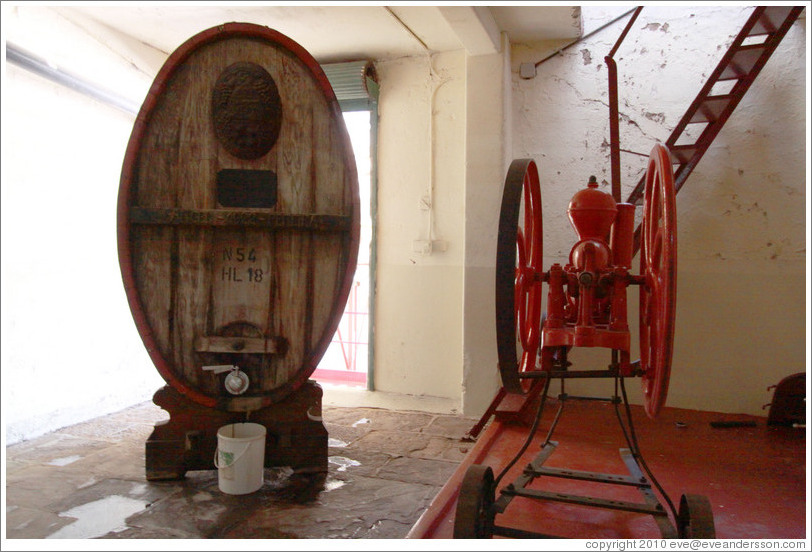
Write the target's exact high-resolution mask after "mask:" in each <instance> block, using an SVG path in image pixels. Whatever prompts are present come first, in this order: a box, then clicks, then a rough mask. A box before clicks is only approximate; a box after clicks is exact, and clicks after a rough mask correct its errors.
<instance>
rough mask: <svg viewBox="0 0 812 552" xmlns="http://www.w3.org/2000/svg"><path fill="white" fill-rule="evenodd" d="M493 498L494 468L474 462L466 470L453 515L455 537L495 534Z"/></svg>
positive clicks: (482, 536) (489, 536) (478, 537)
mask: <svg viewBox="0 0 812 552" xmlns="http://www.w3.org/2000/svg"><path fill="white" fill-rule="evenodd" d="M493 500H494V488H493V470H492V469H491V468H490V467H489V466H483V465H480V464H473V465H472V466H471V467H469V468H468V471H466V472H465V477H463V479H462V485H461V486H460V495H459V498H458V499H457V511H456V514H455V515H454V538H455V539H489V538H491V537H493V519H494V517H495V516H496V514H495V513H494V512H493V511H492V509H491V506H493Z"/></svg>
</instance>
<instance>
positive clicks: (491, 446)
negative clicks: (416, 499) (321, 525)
mask: <svg viewBox="0 0 812 552" xmlns="http://www.w3.org/2000/svg"><path fill="white" fill-rule="evenodd" d="M558 404H559V403H558V402H557V401H556V400H555V399H552V398H550V399H548V404H547V406H546V407H545V412H544V415H543V417H542V421H541V424H540V426H539V431H538V434H537V435H536V437H535V438H534V442H533V443H532V444H531V445H530V447H529V448H528V450H527V451H526V452H525V454H524V455H523V457H522V458H521V459H520V460H519V461H518V462H517V463H516V464H515V465H514V466H513V468H511V470H510V471H509V472H508V473H507V474H506V476H505V477H504V478H503V479H502V481H501V483H500V485H499V489H501V488H502V487H503V486H504V485H507V484H508V483H510V482H512V481H514V480H515V479H516V478H517V477H518V476H519V474H520V473H521V471H522V469H523V467H524V466H525V465H526V464H527V463H529V462H530V461H531V460H532V459H533V458H535V456H536V455H537V454H538V452H539V447H540V443H541V442H542V441H543V439H544V437H545V436H546V433H547V428H548V427H549V425H550V423H551V421H552V418H553V415H554V414H555V411H556V410H557V407H558ZM631 409H632V415H633V421H634V425H635V429H636V433H637V437H638V443H639V448H640V450H641V452H642V454H643V458H644V459H645V461H646V462H647V464H648V466H649V467H650V468H651V470H652V472H653V473H654V475H655V477H656V478H657V480H658V481H659V482H660V484H661V485H662V486H663V488H664V489H665V491H666V492H667V493H668V494H669V496H670V498H671V500H672V501H674V503H675V506H677V507H678V506H679V500H680V496H681V495H682V494H702V495H705V496H707V497H708V499H709V500H710V502H711V506H712V508H713V513H714V522H715V525H716V536H717V538H747V539H761V538H804V537H806V536H807V535H808V533H807V525H806V524H807V523H808V520H807V518H806V482H805V475H806V471H805V466H806V439H805V434H806V433H805V432H806V430H805V429H794V428H788V427H775V426H769V427H768V426H767V425H766V418H762V417H755V416H745V415H731V414H720V413H713V412H700V411H695V410H683V409H676V408H664V409H663V410H662V411H661V413H660V415H659V416H658V418H657V419H655V420H651V419H649V418H648V417H647V416H646V415H645V413H644V412H643V409H642V407H638V406H632V407H631ZM712 421H746V422H755V424H756V426H755V427H735V428H730V427H729V428H718V429H717V428H713V427H711V426H710V422H712ZM528 431H529V427H528V426H527V425H524V424H520V423H516V422H505V421H499V420H494V421H492V422H491V423H490V424H489V425H488V426H487V427H486V428H485V430H484V431H483V432H482V434H481V435H480V436H479V438H478V439H477V443H476V445H474V447H473V449H472V450H471V452H469V453H468V455H467V456H466V458H465V459H464V460H463V462H462V463H461V464H460V466H459V468H458V469H457V471H456V472H455V473H454V474H453V476H452V477H451V479H449V481H448V483H446V485H445V486H444V487H443V488H442V489H441V490H440V492H439V493H438V495H437V496H436V497H435V499H434V501H433V502H432V503H431V505H430V506H429V508H428V509H427V510H426V512H424V513H423V515H422V516H421V517H420V519H419V520H418V522H417V523H416V524H415V525H414V527H412V529H411V531H410V532H409V534H408V538H452V537H453V523H454V513H455V508H456V505H457V496H458V494H459V487H460V484H461V481H462V478H463V476H464V474H465V472H466V470H467V469H468V466H470V465H471V464H487V465H489V466H491V467H492V468H493V470H494V473H495V474H497V475H498V473H499V471H501V469H502V468H503V467H504V466H506V465H507V464H508V463H509V462H510V460H511V459H512V458H513V456H514V455H515V454H516V453H517V452H518V451H519V450H520V449H521V446H522V444H523V443H524V441H525V439H526V438H527V434H528ZM552 440H553V441H557V442H558V443H559V445H558V447H557V449H556V451H555V452H554V453H553V454H552V456H551V457H550V459H549V460H548V461H547V462H546V463H545V466H550V467H561V468H570V469H577V470H584V471H594V472H603V473H616V474H619V475H628V470H627V468H626V466H625V464H624V463H623V461H622V460H621V457H620V454H619V449H620V448H625V446H626V442H625V440H624V438H623V434H622V432H621V429H620V426H619V425H618V421H617V418H616V415H615V410H614V406H613V405H611V404H608V403H596V402H593V401H589V402H586V401H575V400H570V401H567V403H566V405H565V409H564V413H563V415H562V417H561V420H560V422H559V424H558V427H557V429H556V431H555V434H554V435H553V438H552ZM532 488H538V489H544V490H548V491H553V490H556V491H559V492H565V493H572V494H579V495H586V496H593V497H601V498H609V499H616V500H626V501H635V502H640V501H641V498H640V495H639V493H638V492H637V491H636V490H634V489H632V488H627V487H620V486H617V485H606V484H601V483H589V482H582V481H571V480H560V479H548V478H540V479H539V480H536V481H535V482H534V483H533V484H532ZM499 489H497V498H498V497H499V492H498V491H499ZM659 498H660V499H661V501H662V498H661V497H659ZM663 505H665V503H664V502H663ZM496 523H497V524H499V525H502V526H508V527H512V528H516V529H523V530H528V531H534V532H538V533H544V534H549V535H555V536H559V537H562V538H577V539H591V538H609V539H616V538H623V539H625V538H660V537H661V534H660V531H659V529H658V526H657V524H656V523H655V521H654V518H653V517H652V516H650V515H645V514H636V513H630V512H623V511H614V510H606V509H602V508H593V507H587V506H576V505H568V504H561V503H553V502H547V501H537V500H529V499H524V498H515V499H514V500H513V502H512V503H511V504H510V505H509V506H508V508H507V510H506V511H505V513H504V514H499V515H497V516H496Z"/></svg>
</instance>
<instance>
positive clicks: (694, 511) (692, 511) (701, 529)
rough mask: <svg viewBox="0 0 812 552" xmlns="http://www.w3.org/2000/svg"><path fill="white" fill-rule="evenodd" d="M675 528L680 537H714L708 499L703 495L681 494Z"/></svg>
mask: <svg viewBox="0 0 812 552" xmlns="http://www.w3.org/2000/svg"><path fill="white" fill-rule="evenodd" d="M677 530H678V531H679V536H680V538H682V539H715V538H716V527H715V526H714V524H713V511H712V510H711V504H710V500H708V497H706V496H703V495H694V494H689V495H682V498H680V501H679V517H678V519H677Z"/></svg>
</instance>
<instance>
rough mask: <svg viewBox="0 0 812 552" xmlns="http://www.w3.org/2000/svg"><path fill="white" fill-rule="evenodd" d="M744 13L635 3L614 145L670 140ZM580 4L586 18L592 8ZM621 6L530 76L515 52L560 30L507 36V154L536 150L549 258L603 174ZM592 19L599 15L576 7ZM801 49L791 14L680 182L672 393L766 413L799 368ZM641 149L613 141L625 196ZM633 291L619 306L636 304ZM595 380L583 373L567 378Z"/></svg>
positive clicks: (535, 48) (561, 254) (633, 309)
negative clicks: (511, 41)
mask: <svg viewBox="0 0 812 552" xmlns="http://www.w3.org/2000/svg"><path fill="white" fill-rule="evenodd" d="M620 11H621V13H622V11H623V10H622V9H621V10H620ZM750 12H751V8H746V7H740V6H731V7H693V8H684V7H657V6H649V7H646V8H645V9H644V10H643V12H642V14H641V15H640V18H639V19H638V21H637V22H636V23H635V25H634V27H633V28H632V30H631V31H630V33H629V35H628V37H627V39H626V41H625V42H624V44H623V45H622V46H621V48H620V50H619V51H618V53H617V54H616V56H615V59H616V60H617V64H618V72H619V82H620V113H621V124H620V133H621V147H623V148H625V149H629V150H632V151H637V152H643V153H646V154H647V153H648V152H649V151H650V149H651V147H652V145H653V144H654V142H655V140H660V141H665V140H666V138H667V137H668V135H669V134H670V132H671V129H672V128H673V127H674V126H675V125H676V123H677V122H678V121H679V119H680V117H681V116H682V114H683V113H684V112H685V110H686V108H687V107H688V105H689V104H690V102H691V101H692V100H693V99H694V97H695V96H696V94H697V93H698V92H699V89H700V88H701V86H702V84H703V83H704V80H705V78H706V76H707V75H708V74H710V72H711V71H712V70H713V68H714V67H715V66H716V64H717V63H718V61H719V59H720V58H721V56H722V55H723V54H724V52H725V50H726V49H727V47H728V45H729V44H730V42H731V41H732V40H733V38H734V37H735V36H736V34H738V32H739V30H740V29H741V26H742V24H743V23H744V21H745V20H746V19H747V17H748V16H749V14H750ZM583 16H584V17H585V19H587V20H588V18H589V17H590V10H589V8H588V7H586V8H584V10H583ZM626 21H627V20H623V21H621V22H619V23H617V24H615V25H614V26H613V27H611V28H608V29H606V30H605V31H603V32H600V33H598V34H596V35H594V36H593V37H591V38H589V39H587V40H586V41H584V42H583V43H581V44H579V45H577V46H576V47H573V48H570V49H569V50H567V51H565V52H564V53H563V54H562V55H560V56H557V57H555V58H553V59H551V60H549V61H547V62H545V63H544V64H542V65H540V66H539V68H538V76H537V77H536V78H535V79H532V80H523V79H520V78H519V77H518V74H517V72H518V65H519V63H521V62H527V61H533V62H535V61H538V60H540V59H542V58H543V57H545V56H546V55H547V54H548V53H549V52H551V51H554V49H555V47H556V46H558V44H552V43H548V44H532V45H514V47H513V69H514V75H513V94H514V109H513V124H514V128H515V133H514V144H515V149H514V157H524V156H532V157H534V158H535V159H536V161H537V162H538V163H539V169H540V172H541V179H542V200H543V204H544V208H543V213H544V230H545V242H544V248H545V256H546V257H547V258H546V260H545V266H549V264H550V263H552V262H565V258H566V256H567V255H568V253H569V249H570V247H571V246H572V245H573V244H574V242H575V233H574V231H573V230H572V229H571V227H570V225H569V222H568V221H567V219H566V207H567V203H568V202H569V199H570V198H571V197H572V194H573V193H574V192H575V191H577V190H578V189H579V188H581V187H583V185H584V184H585V182H586V181H587V178H588V177H589V175H590V174H596V175H597V176H598V180H599V181H604V184H606V185H607V186H608V182H609V181H610V169H609V157H608V156H609V150H608V147H607V144H608V135H609V133H608V128H607V127H608V100H607V76H606V65H605V63H604V61H603V57H604V56H605V55H606V54H607V53H608V52H609V50H610V49H611V47H612V45H613V44H614V41H615V40H616V38H617V36H618V35H619V33H620V32H621V30H622V29H623V27H624V26H625V24H626ZM589 26H591V27H592V28H594V27H596V26H597V25H596V24H595V22H591V21H585V27H589ZM588 30H589V29H587V31H588ZM806 64H807V60H806V20H805V19H802V20H799V21H797V22H796V23H795V24H794V25H793V27H792V29H791V30H790V32H789V33H788V35H787V36H786V37H785V39H784V41H783V42H782V43H781V45H780V46H779V48H778V50H777V51H776V52H775V54H774V55H773V57H772V58H771V59H770V61H769V62H768V63H767V65H766V66H765V68H764V69H763V70H762V72H761V74H760V75H759V76H758V78H757V79H756V81H755V83H754V85H753V86H752V87H751V89H750V90H749V91H748V93H747V94H746V96H745V97H744V98H743V100H742V102H741V103H740V104H739V106H738V107H737V109H736V111H735V112H734V113H733V115H732V117H731V118H730V119H729V120H728V122H727V124H726V126H725V128H724V129H723V130H722V132H721V133H720V134H719V136H718V137H717V138H716V141H715V142H714V143H713V145H712V146H711V148H710V150H709V151H708V152H707V153H706V154H705V156H704V157H703V159H702V160H701V161H700V163H699V165H698V166H697V168H696V170H695V171H694V172H693V174H692V175H691V176H690V177H689V179H688V181H687V183H686V185H685V187H684V188H683V189H682V190H681V192H680V194H679V195H678V197H677V211H678V216H677V219H678V232H677V237H678V245H679V255H678V258H679V262H678V265H679V276H678V290H677V304H678V308H677V327H676V337H675V340H676V342H675V353H674V362H673V369H672V379H671V387H670V391H669V400H668V405H669V406H677V407H684V408H696V409H704V410H715V411H721V412H742V413H748V414H755V415H761V414H766V411H764V410H762V408H761V407H762V405H763V404H765V403H768V402H770V399H771V398H772V392H768V391H767V387H768V386H769V385H772V384H775V383H777V382H778V381H779V380H780V379H781V378H783V377H784V376H787V375H790V374H793V373H796V372H802V371H804V370H805V366H806V357H805V355H806V337H807V336H808V334H807V332H806V329H805V320H806V314H805V313H806V306H807V301H808V298H807V297H806V296H805V292H804V290H805V284H806V282H805V269H806V255H807V250H806V240H805V224H806V219H805V214H806V204H807V201H808V197H807V187H808V173H807V171H806V163H807V160H806V159H807V157H806V152H807V151H808V150H807V143H806V137H807V131H808V127H807V121H806V111H805V109H806V106H805V99H806V94H807V91H806V85H805V82H806V78H805V68H806ZM644 163H645V160H644V158H642V157H637V156H634V155H628V154H623V155H622V164H623V168H624V171H623V173H624V174H623V188H624V192H623V197H626V196H627V195H628V193H629V191H630V189H631V188H632V187H633V186H634V185H635V184H636V183H637V181H638V179H639V177H640V174H641V173H642V170H644V168H645V164H644ZM604 189H607V188H604ZM636 295H637V294H636V293H632V294H631V297H632V298H634V299H635V300H633V301H630V305H629V312H630V314H632V318H633V319H636V313H637V304H636ZM633 326H634V327H633V328H632V332H633V333H632V336H633V343H634V342H635V341H636V338H637V333H636V324H633ZM634 347H635V348H636V344H635V345H634ZM586 353H588V352H584V351H577V352H576V355H575V356H574V357H573V358H575V359H577V360H576V362H578V360H583V364H582V365H581V367H584V368H585V367H587V366H585V365H584V364H588V363H589V362H596V361H597V362H600V363H601V364H599V365H598V366H595V367H604V366H605V365H606V363H608V356H606V355H601V356H598V357H596V356H595V355H591V354H586ZM633 354H636V353H635V352H633ZM598 387H599V386H597V385H594V382H593V383H592V384H589V385H587V384H586V383H581V387H578V386H577V385H576V384H573V386H572V389H573V390H581V391H585V392H586V391H595V390H596V389H597V388H598ZM633 387H634V388H635V390H636V389H637V387H638V386H637V385H634V386H633ZM604 390H605V386H604ZM635 397H638V398H639V393H635Z"/></svg>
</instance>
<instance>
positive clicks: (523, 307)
mask: <svg viewBox="0 0 812 552" xmlns="http://www.w3.org/2000/svg"><path fill="white" fill-rule="evenodd" d="M520 211H523V217H522V220H521V224H519V215H520ZM567 211H568V214H569V218H570V221H571V223H572V226H573V228H575V231H576V233H577V234H578V242H577V243H576V244H575V245H574V246H573V247H572V250H571V251H570V256H569V263H567V265H566V266H563V267H562V266H561V265H560V264H558V263H556V264H553V265H552V266H551V267H550V269H549V271H547V272H543V271H542V267H541V260H542V251H543V240H542V219H541V193H540V190H539V177H538V170H537V168H536V164H535V162H533V161H532V160H530V159H517V160H515V161H513V163H512V164H511V167H510V170H509V171H508V176H507V179H506V181H505V191H504V195H503V197H502V211H501V216H500V220H499V237H498V240H499V241H498V243H497V259H496V312H497V323H496V331H497V344H498V347H499V368H500V372H501V375H502V382H503V387H504V389H505V390H506V391H508V392H513V393H523V392H524V391H526V390H527V389H528V388H529V386H528V384H526V383H525V384H522V383H521V382H520V380H521V379H534V378H547V379H549V378H550V377H557V376H559V375H560V374H558V373H557V371H556V367H560V366H561V365H562V361H563V359H564V358H566V352H567V350H568V349H569V348H571V347H605V348H609V349H612V351H613V355H615V356H617V357H618V358H617V359H613V364H612V366H613V368H612V369H611V372H612V373H611V374H609V373H603V372H601V373H593V372H590V373H588V374H583V376H585V377H590V376H605V375H614V374H617V375H618V376H620V377H630V376H642V381H643V394H644V397H645V408H646V412H647V413H648V415H649V416H651V417H652V418H653V417H655V416H656V415H657V413H658V412H659V410H660V408H661V407H662V405H663V404H664V403H665V398H666V394H667V391H668V380H669V374H670V371H671V352H672V346H673V338H674V314H675V304H676V301H675V299H676V268H677V266H676V265H677V260H676V250H677V243H676V242H677V238H676V203H675V195H674V176H673V173H672V171H671V161H670V157H669V154H668V150H667V148H666V147H665V146H663V145H662V144H657V145H655V146H654V149H653V150H652V152H651V156H650V158H649V164H648V169H647V177H646V188H645V203H644V205H643V227H642V241H641V242H640V249H641V260H640V274H639V275H633V274H631V273H630V269H631V264H632V256H633V252H634V240H635V234H634V211H635V207H634V205H631V204H629V203H619V202H617V201H616V200H615V199H614V198H613V197H612V195H610V194H608V193H606V192H602V191H600V190H598V183H597V181H596V179H595V177H594V176H593V177H591V178H590V180H589V183H588V184H587V188H585V189H583V190H581V191H579V192H577V193H576V194H575V195H574V196H573V198H572V201H570V205H569V209H568V210H567ZM514 228H517V230H512V229H514ZM543 283H547V285H548V288H549V290H548V293H547V312H546V317H545V320H544V323H543V325H542V324H541V299H542V284H543ZM630 285H636V286H639V289H640V356H641V358H640V361H638V362H634V363H632V362H631V361H630V345H631V337H630V334H629V325H628V322H627V317H626V296H627V288H628V287H629V286H630ZM514 306H515V309H514ZM517 326H518V327H517ZM517 330H518V338H519V340H520V342H521V350H522V355H521V359H518V355H517V354H516V340H517V337H516V335H517ZM539 349H540V364H541V366H540V368H541V370H535V363H536V356H537V355H538V354H539Z"/></svg>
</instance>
